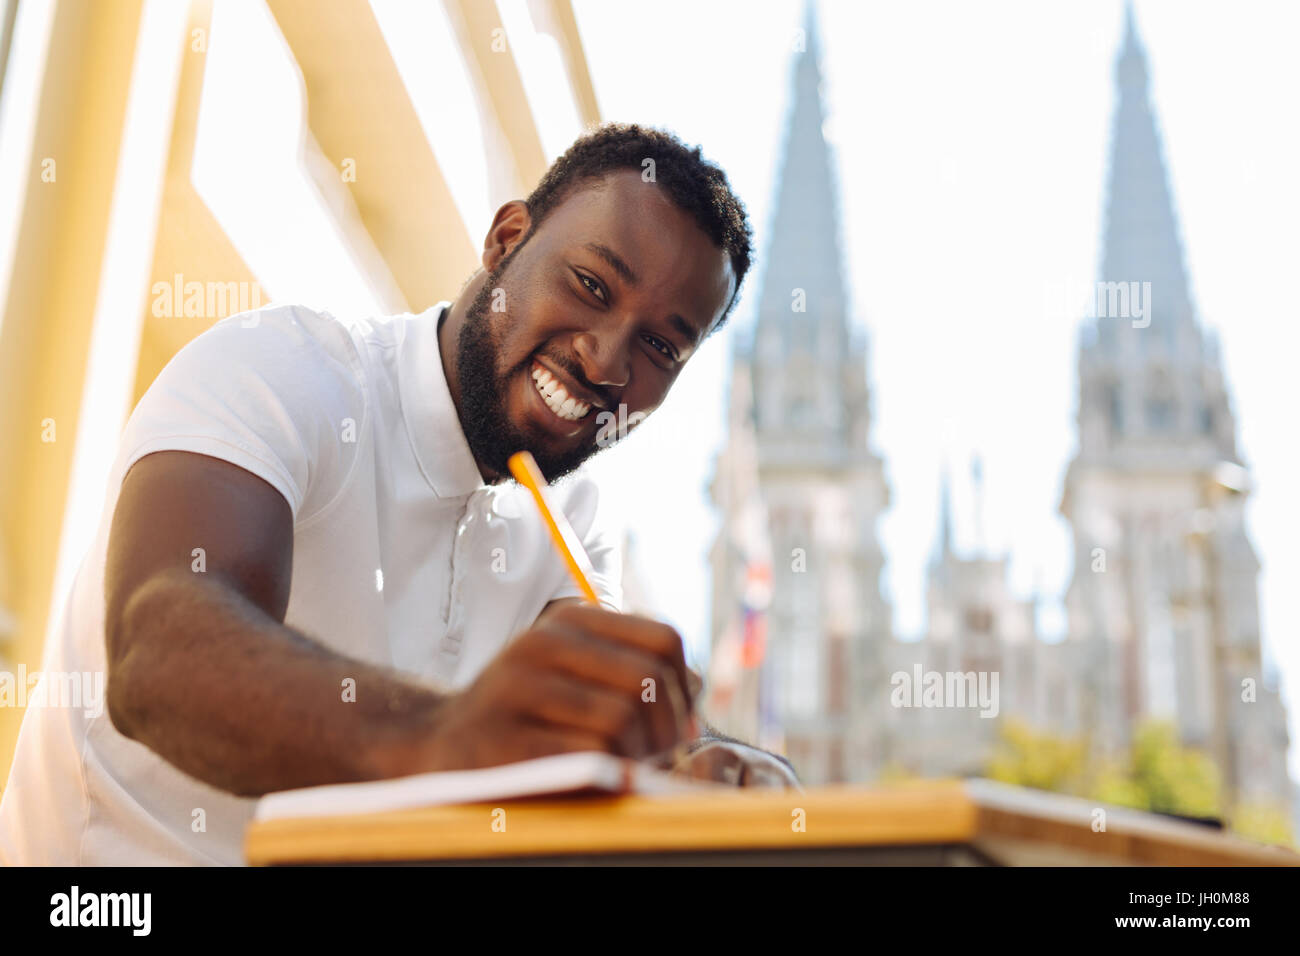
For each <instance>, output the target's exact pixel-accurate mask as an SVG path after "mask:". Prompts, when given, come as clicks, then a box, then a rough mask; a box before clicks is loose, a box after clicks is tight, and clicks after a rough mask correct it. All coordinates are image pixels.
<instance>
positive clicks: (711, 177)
mask: <svg viewBox="0 0 1300 956" xmlns="http://www.w3.org/2000/svg"><path fill="white" fill-rule="evenodd" d="M647 159H650V160H654V167H653V169H654V177H655V179H654V181H655V182H656V183H658V184H659V185H661V186H663V187H664V188H665V189H666V190H667V191H668V195H669V197H670V198H671V199H672V201H673V202H674V203H675V204H676V205H677V206H678V207H679V208H680V209H682V210H683V211H684V212H688V213H690V214H691V216H692V217H694V219H695V221H696V222H697V223H699V225H700V228H701V229H703V230H704V233H705V235H707V236H708V237H709V238H710V239H712V240H713V242H714V244H715V245H717V246H718V248H719V249H721V250H722V251H723V252H725V253H726V254H727V255H728V256H729V257H730V259H731V268H732V270H733V271H734V272H735V274H736V289H735V292H734V293H732V296H731V301H729V302H728V303H727V307H726V309H724V310H723V312H722V318H721V319H719V320H718V322H717V323H716V324H715V325H714V329H717V328H720V327H721V326H722V324H723V323H724V322H725V321H726V320H727V316H728V315H729V314H730V312H731V309H732V306H734V305H735V304H736V300H737V298H739V296H740V286H741V283H742V282H743V281H744V279H745V273H746V272H748V271H749V265H750V256H751V249H750V244H751V241H752V238H753V232H752V230H751V229H750V226H749V218H748V216H747V215H746V213H745V206H744V204H743V203H742V202H741V201H740V199H739V198H738V197H737V196H736V194H735V193H734V192H732V191H731V185H730V184H729V183H728V182H727V174H726V173H724V172H723V171H722V170H721V169H720V168H719V167H718V166H716V165H714V164H713V163H711V162H709V161H708V160H706V159H705V158H704V156H703V155H702V153H701V151H700V147H698V146H696V147H695V148H694V149H692V148H690V147H688V146H686V145H685V144H684V143H683V142H682V141H681V140H680V139H678V138H677V137H676V136H674V135H673V134H672V133H669V132H667V131H666V130H660V129H653V128H651V127H645V126H638V125H636V124H634V123H606V124H604V125H603V126H597V127H595V128H594V129H591V130H589V131H588V132H587V133H585V134H583V135H582V136H580V137H579V138H578V139H576V140H575V141H574V142H573V145H572V146H570V147H569V148H568V149H567V150H565V151H564V154H563V155H562V156H560V157H559V158H558V159H556V160H555V162H554V163H552V164H551V168H550V169H548V170H547V171H546V175H545V176H543V177H542V179H541V182H539V183H538V184H537V187H536V188H535V189H534V190H533V191H532V193H530V194H529V196H528V198H527V200H525V202H526V203H527V204H528V213H529V215H530V216H531V217H532V227H531V228H530V230H529V231H530V232H531V231H532V230H533V229H536V228H537V227H538V226H540V225H541V224H542V222H543V221H544V220H545V219H546V217H547V215H549V214H550V212H551V211H552V210H553V209H554V208H555V207H556V206H558V205H559V204H560V202H561V201H562V200H563V199H564V198H565V197H566V196H567V195H568V194H569V193H570V192H571V191H572V190H573V189H574V188H575V187H577V186H578V185H580V184H583V183H587V182H590V181H592V180H597V179H601V178H603V177H604V176H605V175H607V174H608V173H611V172H614V171H616V170H620V169H635V170H637V171H638V172H641V171H643V170H644V169H645V168H647V167H646V165H645V161H646V160H647ZM710 331H712V330H710Z"/></svg>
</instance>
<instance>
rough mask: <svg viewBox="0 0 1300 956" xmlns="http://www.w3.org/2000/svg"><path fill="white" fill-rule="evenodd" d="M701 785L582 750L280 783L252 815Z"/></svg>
mask: <svg viewBox="0 0 1300 956" xmlns="http://www.w3.org/2000/svg"><path fill="white" fill-rule="evenodd" d="M702 786H705V787H707V786H708V784H706V783H701V782H700V781H697V780H688V779H685V778H682V777H674V776H672V775H670V774H668V773H666V772H665V771H663V770H658V769H656V768H654V767H652V766H649V765H648V764H643V763H638V762H636V761H635V760H629V759H627V758H625V757H615V756H612V755H611V754H606V753H600V752H598V751H583V752H580V753H567V754H556V755H555V756H553V757H539V758H538V759H536V760H524V761H521V762H519V763H509V764H502V765H501V766H499V767H485V768H483V769H482V770H453V771H448V772H444V773H421V774H415V775H413V776H410V777H397V778H395V779H393V780H375V781H370V782H366V783H335V784H329V785H327V786H323V787H304V788H302V789H301V790H282V791H280V792H278V793H268V794H267V795H266V796H264V797H262V799H261V800H259V801H258V802H257V809H256V811H255V815H254V818H255V819H257V820H283V819H288V818H301V817H335V816H351V815H356V814H363V813H384V812H387V811H389V810H411V809H417V808H420V807H432V806H437V805H439V804H449V803H485V802H488V801H496V800H509V799H512V798H518V797H534V796H544V795H560V794H579V793H593V794H619V793H641V794H653V793H677V792H682V791H687V790H698V789H699V788H700V787H702Z"/></svg>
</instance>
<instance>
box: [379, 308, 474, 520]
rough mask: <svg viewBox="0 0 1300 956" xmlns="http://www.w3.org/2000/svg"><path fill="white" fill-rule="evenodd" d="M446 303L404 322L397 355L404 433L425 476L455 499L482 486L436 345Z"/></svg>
mask: <svg viewBox="0 0 1300 956" xmlns="http://www.w3.org/2000/svg"><path fill="white" fill-rule="evenodd" d="M450 307H451V303H450V302H439V303H438V304H437V305H435V306H433V307H431V308H429V309H426V310H425V311H424V312H422V313H420V314H419V315H413V316H410V317H408V318H407V320H406V334H405V336H404V338H403V340H402V345H401V355H400V356H399V358H398V387H399V389H400V390H401V398H402V408H403V411H404V417H405V419H406V431H407V435H408V436H409V437H410V440H411V447H412V448H413V449H415V458H416V460H417V461H418V462H419V465H420V471H421V472H423V473H424V477H425V480H427V481H428V482H429V485H430V487H432V488H433V490H434V492H435V493H436V494H437V495H438V497H440V498H457V497H462V496H464V495H469V494H472V493H473V492H475V491H477V490H478V489H479V488H482V487H485V484H486V483H485V482H484V481H483V476H482V475H481V474H480V473H479V470H478V465H477V464H475V463H474V455H473V454H472V453H471V452H470V450H469V442H468V440H466V438H465V433H464V431H462V430H461V427H460V417H459V416H458V415H457V414H456V403H455V402H453V401H452V398H451V389H450V387H449V386H448V385H447V376H446V375H445V374H443V370H442V353H441V351H440V350H439V348H438V323H439V320H440V319H441V318H442V315H443V313H444V312H445V311H446V310H447V309H449V308H450Z"/></svg>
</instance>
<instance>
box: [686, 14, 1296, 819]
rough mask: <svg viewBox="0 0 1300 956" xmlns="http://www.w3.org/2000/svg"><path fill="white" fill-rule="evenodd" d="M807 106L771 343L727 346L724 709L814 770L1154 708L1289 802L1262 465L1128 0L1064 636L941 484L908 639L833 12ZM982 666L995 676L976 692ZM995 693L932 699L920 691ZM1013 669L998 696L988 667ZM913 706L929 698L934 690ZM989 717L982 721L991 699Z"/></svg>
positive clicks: (1236, 786) (1106, 725)
mask: <svg viewBox="0 0 1300 956" xmlns="http://www.w3.org/2000/svg"><path fill="white" fill-rule="evenodd" d="M805 37H806V45H805V49H804V50H803V51H802V52H800V53H798V54H797V55H796V60H795V63H794V66H793V74H792V76H793V97H792V106H791V110H790V114H789V117H788V121H787V126H786V133H785V142H784V154H783V163H782V169H781V173H780V179H779V186H778V192H777V196H776V206H775V216H774V219H773V228H772V230H771V239H770V245H769V247H768V252H767V257H766V267H765V269H764V275H763V279H762V283H761V288H760V299H759V306H758V316H757V321H756V324H755V326H754V330H753V335H752V337H751V338H750V339H749V340H748V341H746V342H744V343H743V344H741V345H740V346H738V347H737V351H736V353H735V355H734V357H733V365H732V381H731V395H730V410H729V433H728V439H727V442H726V445H725V447H724V448H723V450H722V451H721V453H720V455H719V457H718V460H717V465H716V470H715V474H714V477H713V483H712V487H711V491H712V495H713V499H714V502H715V504H716V506H717V508H718V509H719V512H720V516H721V525H720V531H719V534H718V536H717V539H716V540H715V542H714V546H713V551H712V554H711V564H712V571H713V602H712V607H713V617H712V629H713V635H714V645H713V661H712V665H711V667H712V678H713V680H712V684H713V691H712V696H711V698H710V700H709V702H708V703H709V708H710V715H711V716H712V718H713V719H714V720H715V722H717V723H718V724H719V725H720V726H721V727H722V728H723V729H724V730H727V731H729V732H731V733H734V734H736V735H738V736H742V737H746V738H748V739H753V740H756V741H758V742H760V743H761V744H762V745H764V746H767V747H772V748H779V749H783V750H784V751H785V752H786V753H787V754H788V756H789V757H790V759H791V760H792V761H793V762H794V764H795V765H796V767H798V768H799V769H800V772H801V774H802V776H803V777H804V778H805V779H806V780H807V781H808V782H810V783H826V782H841V781H863V780H871V779H875V778H877V777H879V776H881V775H882V774H884V773H886V772H888V771H889V770H890V769H891V768H900V769H904V770H906V771H908V772H911V773H919V774H924V775H931V776H936V775H968V774H979V773H981V772H982V771H983V769H984V767H985V766H986V764H987V761H988V759H989V757H990V756H991V753H992V748H993V745H994V741H995V738H996V734H997V729H998V727H999V725H1000V723H1001V721H1002V720H1005V719H1006V718H1008V717H1017V718H1020V719H1022V720H1024V721H1025V722H1027V723H1029V724H1031V725H1032V726H1034V727H1035V728H1038V729H1041V730H1051V731H1054V732H1057V733H1061V734H1071V735H1075V734H1081V735H1086V736H1087V737H1088V738H1089V739H1090V740H1091V741H1092V744H1093V746H1094V747H1095V748H1096V750H1097V752H1098V754H1099V755H1100V756H1109V755H1112V754H1115V753H1118V752H1119V751H1121V750H1122V749H1123V748H1124V747H1125V746H1126V745H1127V744H1128V742H1129V740H1130V737H1131V734H1132V732H1133V730H1134V729H1135V727H1137V726H1138V725H1139V724H1140V723H1141V722H1142V721H1144V720H1147V719H1153V718H1154V719H1166V720H1169V721H1171V722H1173V723H1174V724H1175V726H1176V727H1177V729H1178V732H1179V736H1180V738H1181V740H1182V742H1183V743H1184V744H1186V745H1188V746H1192V747H1196V748H1198V749H1201V750H1203V751H1205V752H1206V753H1208V754H1209V755H1210V756H1211V757H1212V758H1213V760H1214V761H1215V763H1216V764H1217V765H1218V767H1219V770H1220V772H1221V774H1222V777H1223V780H1224V783H1225V785H1226V789H1227V793H1228V794H1229V795H1230V798H1231V799H1232V800H1233V801H1234V802H1243V801H1246V802H1256V803H1268V804H1274V805H1277V806H1285V805H1286V804H1287V802H1288V801H1289V799H1290V795H1291V785H1290V782H1289V779H1288V776H1287V770H1286V751H1287V746H1288V739H1287V731H1286V714H1285V710H1284V708H1283V705H1282V702H1281V700H1280V697H1279V695H1278V693H1277V691H1276V689H1275V688H1274V687H1273V686H1271V684H1270V682H1269V681H1268V680H1267V679H1266V678H1265V675H1264V674H1263V673H1262V662H1261V654H1260V634H1259V604H1258V595H1257V584H1256V581H1257V576H1258V571H1259V564H1258V561H1257V559H1256V556H1255V553H1254V551H1253V549H1252V547H1251V544H1250V541H1249V539H1248V537H1247V534H1246V530H1245V523H1244V510H1243V509H1244V504H1245V501H1246V498H1247V496H1248V495H1249V493H1250V475H1249V472H1248V470H1247V468H1246V466H1245V463H1244V462H1243V461H1242V458H1241V456H1240V454H1239V452H1238V449H1237V446H1236V422H1235V419H1234V417H1233V412H1232V409H1231V406H1230V402H1229V398H1228V391H1227V386H1226V383H1225V381H1224V375H1223V370H1222V365H1221V363H1220V358H1219V352H1218V346H1217V343H1216V341H1215V339H1214V338H1213V337H1212V336H1210V335H1208V334H1207V333H1206V332H1205V330H1204V329H1203V328H1202V327H1201V325H1200V324H1199V322H1198V319H1197V316H1196V311H1195V306H1194V303H1193V301H1192V296H1191V292H1190V287H1189V282H1188V278H1187V274H1186V269H1185V266H1184V259H1183V253H1182V249H1181V244H1180V240H1179V234H1178V226H1177V221H1176V218H1175V211H1174V209H1175V207H1174V202H1173V198H1172V196H1171V193H1170V188H1169V184H1168V177H1167V175H1166V171H1165V166H1164V161H1163V157H1162V153H1161V145H1160V139H1159V134H1158V131H1157V125H1156V121H1155V117H1154V115H1153V113H1152V108H1151V104H1150V99H1149V95H1148V88H1147V87H1148V73H1147V61H1146V56H1145V52H1144V51H1143V48H1142V45H1141V43H1140V41H1139V39H1138V35H1137V31H1136V28H1135V26H1134V23H1133V19H1132V13H1131V10H1130V11H1129V12H1128V14H1127V18H1126V24H1125V35H1124V40H1123V44H1122V49H1121V52H1120V54H1119V56H1118V58H1117V61H1116V79H1117V88H1118V104H1117V107H1116V110H1115V114H1114V125H1113V130H1112V142H1111V161H1110V174H1109V175H1110V178H1109V183H1108V192H1107V207H1106V220H1105V232H1104V236H1103V250H1104V251H1103V255H1102V262H1101V270H1100V275H1099V277H1098V280H1099V281H1098V282H1097V288H1096V292H1097V294H1096V301H1095V303H1093V305H1094V306H1095V308H1094V309H1093V310H1092V312H1093V313H1094V314H1091V315H1089V316H1088V317H1087V318H1086V319H1085V321H1084V322H1083V324H1082V327H1081V333H1080V340H1079V342H1080V344H1079V351H1078V384H1079V394H1078V422H1077V424H1078V446H1077V453H1076V455H1075V457H1074V459H1073V460H1072V461H1071V462H1070V464H1069V467H1068V469H1067V472H1066V474H1065V478H1064V491H1063V495H1062V500H1061V513H1062V514H1063V515H1064V516H1065V518H1066V519H1067V521H1068V522H1069V523H1070V525H1071V528H1072V531H1073V538H1074V572H1073V577H1072V580H1071V583H1070V585H1069V588H1068V591H1067V593H1066V596H1065V603H1066V610H1067V617H1068V636H1067V638H1066V640H1064V641H1063V642H1058V643H1050V644H1049V643H1046V642H1044V641H1043V640H1041V639H1040V636H1039V634H1038V633H1037V629H1036V626H1035V620H1036V614H1035V607H1034V603H1033V602H1032V601H1025V600H1020V599H1018V598H1016V597H1015V596H1014V595H1012V593H1011V592H1010V589H1009V587H1008V575H1007V561H1006V558H1005V557H998V556H990V555H987V554H976V555H958V554H957V553H956V552H955V550H954V547H953V543H952V536H951V530H950V529H951V514H950V507H949V495H948V481H947V477H946V476H945V478H944V483H943V487H944V492H943V500H942V502H941V509H942V518H941V523H940V527H941V530H940V535H939V541H938V542H937V543H936V547H935V551H934V555H933V557H932V559H931V562H930V566H929V569H928V580H927V589H926V600H927V622H928V623H927V633H926V635H925V638H924V640H922V641H920V642H914V643H905V642H902V641H898V640H896V639H895V638H894V636H893V632H892V621H891V611H890V607H889V605H888V603H887V601H886V599H885V597H884V596H883V594H882V589H881V584H880V577H881V571H882V568H883V567H884V561H885V556H884V554H883V552H882V549H881V546H880V542H879V539H878V536H877V530H876V526H877V523H878V521H879V519H880V517H881V516H882V514H883V513H884V512H885V510H886V509H887V508H888V505H889V489H888V487H887V484H886V481H885V477H884V471H883V464H882V462H881V459H880V458H879V456H877V455H876V454H874V453H873V452H872V450H871V411H870V410H871V404H870V393H869V389H868V386H867V381H866V345H865V342H864V340H863V339H862V338H861V336H860V334H858V332H857V328H858V327H857V325H856V323H854V322H853V321H851V318H852V317H851V316H850V315H849V313H848V308H849V306H848V296H847V292H846V287H845V283H844V274H843V266H842V260H841V255H840V241H839V226H838V218H837V209H838V208H839V204H838V197H837V193H836V184H835V176H834V167H833V164H832V161H831V156H830V152H829V149H828V147H827V144H826V141H825V139H824V137H823V136H822V131H821V130H822V121H823V118H824V117H823V108H822V103H821V99H820V95H819V86H820V82H821V77H820V70H819V65H818V43H817V36H816V28H815V24H814V23H813V22H812V20H811V16H810V19H809V21H808V23H807V24H806V27H805ZM962 675H965V676H966V677H977V676H979V675H983V676H984V679H985V685H984V686H982V687H981V686H977V681H974V680H970V681H967V682H965V683H963V679H962ZM943 682H946V683H947V685H948V686H946V687H943V688H939V689H938V690H937V693H940V694H941V695H942V694H947V695H951V694H953V693H957V694H963V693H964V694H967V695H969V696H971V697H973V698H976V703H977V704H978V698H979V695H981V694H983V695H988V694H989V691H990V690H993V691H994V693H993V694H992V696H993V697H995V698H996V707H995V708H993V709H995V711H996V712H995V713H989V710H990V708H988V707H983V708H980V707H978V706H968V707H966V708H964V709H962V708H954V707H951V706H948V707H943V706H924V702H923V701H922V699H921V696H920V695H921V688H920V687H918V686H914V685H918V684H925V685H930V686H931V689H932V690H933V689H935V688H934V687H933V686H932V685H934V684H936V683H943ZM990 683H991V684H993V685H996V687H995V689H994V688H993V687H990V686H988V685H989V684H990ZM914 704H919V705H920V706H913V705H914ZM981 711H982V716H981V715H980V714H981Z"/></svg>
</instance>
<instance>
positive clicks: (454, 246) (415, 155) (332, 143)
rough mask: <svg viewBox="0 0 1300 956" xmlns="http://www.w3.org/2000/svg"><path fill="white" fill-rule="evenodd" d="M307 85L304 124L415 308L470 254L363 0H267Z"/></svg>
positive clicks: (456, 283) (461, 272)
mask: <svg viewBox="0 0 1300 956" xmlns="http://www.w3.org/2000/svg"><path fill="white" fill-rule="evenodd" d="M267 6H268V8H269V9H270V10H271V13H272V14H273V15H274V16H275V20H276V22H277V23H278V24H279V27H280V31H281V33H283V35H284V38H285V40H286V41H287V42H288V44H289V48H290V50H291V51H292V53H293V56H294V59H295V60H297V62H298V67H299V68H300V69H301V71H302V75H303V81H304V83H305V84H306V88H307V124H308V126H309V127H310V129H311V132H312V134H313V136H314V137H315V139H316V142H317V143H319V144H320V148H321V151H322V152H323V153H324V154H325V156H327V157H328V158H329V160H330V162H331V163H333V164H334V166H335V168H337V169H339V170H340V171H341V173H342V171H343V170H344V168H345V162H346V161H348V160H350V161H351V163H350V164H348V166H349V168H350V169H351V170H353V171H354V174H355V180H354V181H349V182H348V185H349V188H350V190H351V192H352V198H353V200H354V201H355V203H356V207H357V209H358V211H359V212H360V215H361V220H362V222H363V223H364V224H365V227H366V229H367V231H368V232H369V233H370V236H371V238H372V239H373V240H374V244H375V247H376V248H377V249H378V250H379V252H380V254H381V255H382V256H383V258H384V260H385V262H387V263H388V268H389V270H390V271H391V273H392V276H393V278H394V279H395V280H396V282H397V285H398V286H399V287H400V288H401V291H402V294H403V295H404V296H405V297H406V301H407V302H408V303H409V305H410V308H411V309H413V310H415V311H420V310H423V309H426V308H428V307H429V306H431V305H433V304H434V303H435V302H437V301H438V300H439V299H443V298H447V297H450V296H451V295H453V294H454V293H455V292H456V290H458V289H459V288H460V287H461V285H462V284H463V283H464V281H465V279H466V277H468V276H469V274H470V273H471V272H473V271H474V269H475V268H477V266H478V254H477V253H476V252H475V245H474V243H472V242H471V241H470V237H469V233H468V231H467V230H466V228H465V224H464V223H463V222H462V221H461V218H460V213H459V212H458V211H457V209H456V205H455V202H454V201H453V200H452V196H451V192H450V190H449V189H448V187H447V184H446V181H445V180H444V179H443V176H442V173H441V170H440V169H439V168H438V163H437V160H436V159H435V157H434V155H433V149H432V147H430V145H429V142H428V140H427V139H426V138H425V135H424V130H423V129H422V128H421V126H420V121H419V117H418V116H417V115H416V112H415V107H414V105H413V104H412V103H411V99H410V96H409V95H408V94H407V91H406V86H405V85H404V84H403V82H402V77H401V75H400V74H399V73H398V70H397V65H396V64H395V63H394V62H393V57H392V54H391V53H390V52H389V49H388V45H387V44H386V43H385V42H384V36H383V33H382V32H381V31H380V28H379V24H378V22H377V21H376V20H375V15H374V13H373V11H372V10H371V8H370V4H369V3H367V2H365V0H330V2H329V3H315V2H312V0H267ZM341 181H342V179H341Z"/></svg>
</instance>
